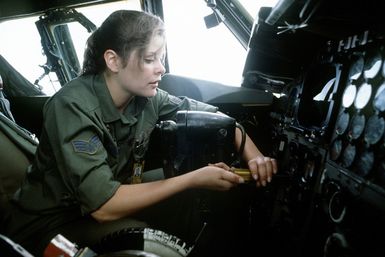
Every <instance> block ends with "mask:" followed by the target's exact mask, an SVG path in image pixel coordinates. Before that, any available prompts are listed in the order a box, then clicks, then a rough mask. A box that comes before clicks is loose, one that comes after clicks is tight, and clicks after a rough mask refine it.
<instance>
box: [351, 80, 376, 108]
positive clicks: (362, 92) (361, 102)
mask: <svg viewBox="0 0 385 257" xmlns="http://www.w3.org/2000/svg"><path fill="white" fill-rule="evenodd" d="M371 95H372V86H371V85H370V84H368V83H363V84H362V85H361V86H360V87H359V88H358V91H357V95H356V99H355V100H354V106H355V107H356V108H357V109H358V110H361V109H362V108H364V107H365V106H366V105H367V104H368V102H369V100H370V97H371Z"/></svg>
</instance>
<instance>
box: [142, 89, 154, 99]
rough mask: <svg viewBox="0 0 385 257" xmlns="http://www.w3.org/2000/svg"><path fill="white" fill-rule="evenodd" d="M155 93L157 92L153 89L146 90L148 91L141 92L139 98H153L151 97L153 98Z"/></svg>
mask: <svg viewBox="0 0 385 257" xmlns="http://www.w3.org/2000/svg"><path fill="white" fill-rule="evenodd" d="M157 93H158V90H157V89H156V88H155V89H151V90H148V91H145V92H143V94H141V96H144V97H153V96H155V95H156V94H157Z"/></svg>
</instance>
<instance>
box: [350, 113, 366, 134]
mask: <svg viewBox="0 0 385 257" xmlns="http://www.w3.org/2000/svg"><path fill="white" fill-rule="evenodd" d="M364 128H365V116H364V115H362V114H358V113H357V114H355V115H354V116H353V118H352V122H351V123H350V129H349V133H348V135H349V137H350V138H351V139H354V140H355V139H357V138H359V137H360V136H361V134H362V132H363V131H364Z"/></svg>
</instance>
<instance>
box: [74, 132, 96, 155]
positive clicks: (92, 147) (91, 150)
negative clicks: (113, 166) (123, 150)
mask: <svg viewBox="0 0 385 257" xmlns="http://www.w3.org/2000/svg"><path fill="white" fill-rule="evenodd" d="M101 145H102V142H101V141H100V139H99V137H98V136H97V135H94V136H93V137H91V138H90V139H89V140H73V141H72V146H73V148H74V151H75V152H77V153H87V154H95V153H96V152H97V151H98V149H99V147H100V146H101Z"/></svg>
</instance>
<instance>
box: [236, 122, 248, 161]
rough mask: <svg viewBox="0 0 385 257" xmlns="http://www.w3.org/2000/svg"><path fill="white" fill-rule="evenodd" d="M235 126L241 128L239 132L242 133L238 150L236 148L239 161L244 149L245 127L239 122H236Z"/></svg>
mask: <svg viewBox="0 0 385 257" xmlns="http://www.w3.org/2000/svg"><path fill="white" fill-rule="evenodd" d="M235 126H236V127H237V128H239V129H240V130H241V133H242V141H241V145H240V146H239V150H238V156H239V162H240V161H241V159H242V155H243V151H244V150H245V143H246V131H245V128H244V127H243V126H242V125H241V124H239V123H238V122H236V123H235Z"/></svg>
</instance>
